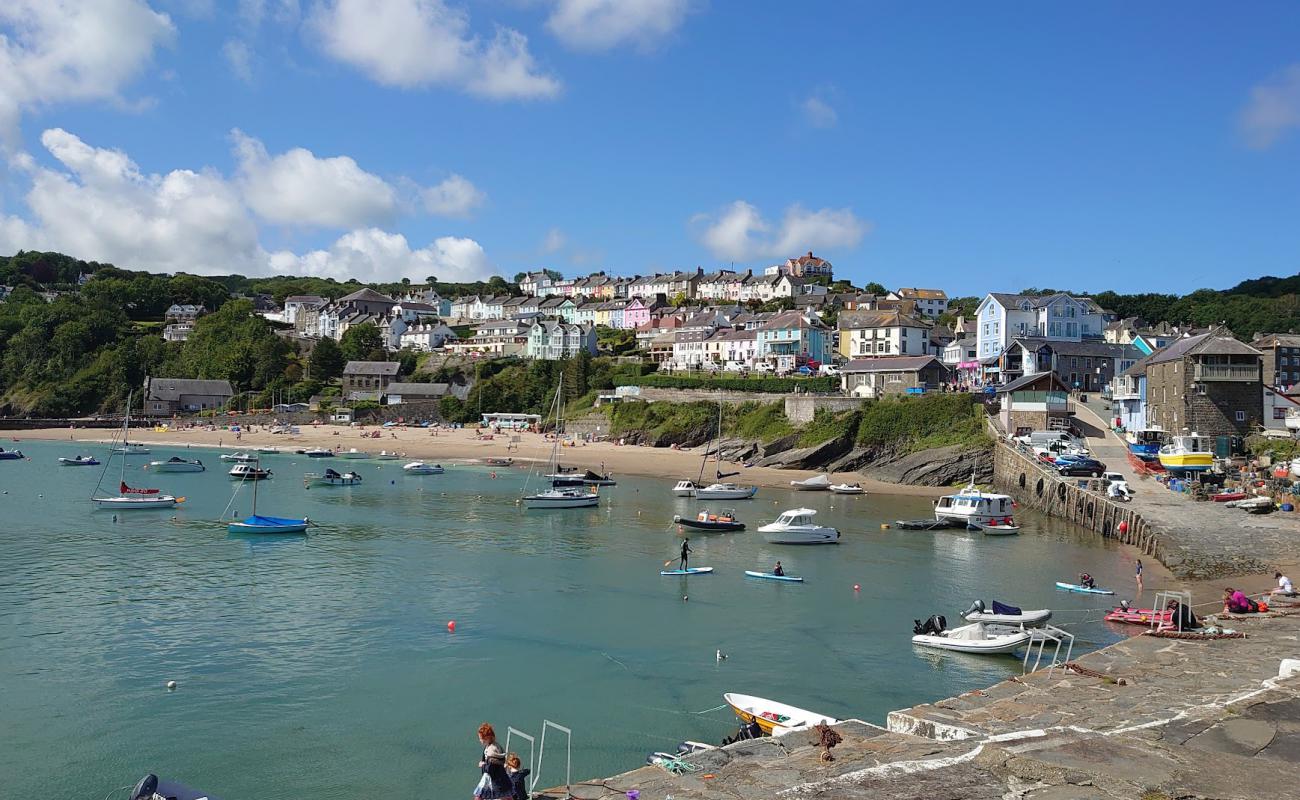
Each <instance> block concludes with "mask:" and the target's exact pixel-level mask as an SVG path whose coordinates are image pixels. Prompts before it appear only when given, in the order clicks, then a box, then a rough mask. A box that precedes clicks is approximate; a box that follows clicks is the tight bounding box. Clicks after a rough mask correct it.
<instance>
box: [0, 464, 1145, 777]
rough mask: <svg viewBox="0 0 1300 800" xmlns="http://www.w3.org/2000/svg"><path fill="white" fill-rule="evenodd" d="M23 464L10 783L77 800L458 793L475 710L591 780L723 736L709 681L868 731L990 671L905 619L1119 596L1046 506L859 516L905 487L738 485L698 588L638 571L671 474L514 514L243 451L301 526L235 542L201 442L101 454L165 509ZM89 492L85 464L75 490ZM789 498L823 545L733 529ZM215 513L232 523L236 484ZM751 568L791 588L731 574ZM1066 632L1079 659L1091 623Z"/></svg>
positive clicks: (7, 502) (8, 612)
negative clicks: (980, 521) (824, 534)
mask: <svg viewBox="0 0 1300 800" xmlns="http://www.w3.org/2000/svg"><path fill="white" fill-rule="evenodd" d="M23 450H24V451H25V452H26V453H27V454H28V455H29V456H30V457H31V460H30V461H24V462H0V488H2V489H3V492H4V494H0V515H2V516H3V519H4V521H5V524H4V526H3V541H2V544H0V685H2V688H0V703H2V705H0V720H2V722H3V724H0V780H2V781H3V783H4V785H5V789H4V794H5V795H7V796H10V797H37V796H41V797H45V796H52V797H68V798H73V797H84V798H102V797H103V796H104V795H105V793H107V792H108V791H109V790H110V789H113V788H115V787H118V786H121V785H123V784H127V783H133V782H134V781H135V780H136V779H137V778H138V777H140V776H141V775H143V774H144V773H145V772H148V771H155V772H158V773H160V774H163V775H165V776H170V777H173V778H176V779H178V780H183V781H185V782H187V783H190V784H192V785H197V786H199V787H201V788H204V789H206V790H207V791H210V792H213V793H215V794H217V795H219V796H221V797H225V798H239V797H253V796H257V797H259V798H294V800H298V799H299V798H305V797H311V798H319V799H323V798H339V800H355V798H358V797H391V798H433V797H449V796H460V795H463V796H468V795H469V793H470V790H471V788H472V787H473V785H474V783H475V781H476V780H477V777H478V776H477V774H476V768H475V764H476V761H477V757H478V746H477V742H476V741H475V738H474V730H475V728H476V727H477V726H478V724H479V723H480V722H483V721H485V720H487V721H490V722H492V723H493V724H494V725H496V726H497V730H498V731H499V732H502V733H504V731H505V728H506V726H507V725H512V726H514V727H516V728H519V729H522V730H523V731H526V732H528V733H532V734H539V733H540V729H541V726H542V720H543V719H550V720H553V721H555V722H558V723H560V724H562V725H566V726H569V727H571V728H572V729H573V731H574V739H573V767H574V778H575V779H581V778H588V777H592V776H599V775H607V774H613V773H616V772H620V771H623V770H626V769H631V768H634V767H636V766H638V765H640V764H641V763H642V760H643V758H644V756H645V754H646V753H647V752H649V751H651V750H656V749H664V748H672V747H673V746H674V745H675V743H676V742H678V741H680V740H682V739H684V738H693V739H700V740H705V741H717V740H719V739H721V737H723V736H725V735H727V734H729V733H731V732H732V731H733V730H734V728H735V721H734V718H733V717H732V716H731V714H730V713H729V712H727V711H725V710H721V711H719V710H715V711H708V710H709V709H713V708H715V707H716V706H718V705H719V704H720V703H721V702H722V699H721V695H722V693H723V692H726V691H738V692H744V693H749V694H757V695H761V696H766V697H771V698H773V699H779V700H782V701H784V702H788V703H792V704H794V705H798V706H803V707H806V708H811V709H814V710H818V711H824V712H826V713H828V714H833V715H836V716H840V717H851V716H857V717H862V718H865V719H868V720H871V721H876V722H882V721H883V717H884V715H885V713H886V712H887V711H889V710H891V709H895V708H901V707H905V706H908V705H912V704H915V703H919V702H923V701H927V700H933V699H937V698H940V697H945V696H949V695H952V694H954V693H957V692H962V691H965V690H968V689H972V688H976V687H981V686H986V685H988V684H990V683H992V682H994V681H997V680H999V679H1001V678H1004V677H1006V676H1008V675H1011V674H1016V673H1018V671H1019V665H1018V663H1017V662H1015V661H1014V660H1013V659H1011V658H1010V657H1005V658H1003V657H983V658H981V657H977V656H961V655H955V654H947V655H937V654H933V653H927V652H924V651H918V650H914V649H913V647H912V645H911V643H910V641H909V637H910V635H911V625H912V619H913V618H915V617H924V616H926V615H928V614H930V613H936V612H937V613H944V614H946V615H947V616H948V619H949V620H950V624H951V622H952V621H953V620H955V619H956V618H957V612H959V611H960V610H962V609H963V608H965V606H966V605H967V604H968V603H969V601H970V600H971V599H973V598H975V597H983V598H984V599H985V601H986V602H987V601H988V600H989V599H991V598H992V597H994V596H996V597H998V598H999V599H1001V600H1004V601H1008V602H1014V603H1017V604H1020V605H1022V606H1025V607H1029V608H1042V607H1051V608H1054V609H1056V610H1057V617H1058V620H1059V621H1062V622H1066V623H1076V622H1078V621H1079V620H1083V619H1084V618H1085V617H1091V618H1093V619H1095V618H1096V617H1097V616H1099V615H1097V614H1096V613H1095V610H1096V609H1099V608H1101V607H1103V606H1104V605H1105V601H1104V599H1103V598H1088V597H1084V596H1077V595H1067V594H1065V593H1061V592H1056V591H1054V590H1053V588H1052V584H1053V582H1054V581H1055V580H1057V579H1060V578H1068V577H1071V576H1073V575H1075V574H1077V573H1078V572H1079V571H1080V570H1083V569H1088V570H1090V571H1091V572H1092V573H1093V574H1094V575H1096V576H1097V578H1098V583H1099V584H1102V585H1112V586H1116V587H1119V588H1121V589H1128V588H1129V587H1130V586H1131V585H1132V568H1131V566H1130V559H1129V558H1128V556H1126V555H1124V554H1123V553H1122V551H1121V550H1119V549H1118V548H1117V547H1115V546H1113V545H1111V544H1110V543H1107V542H1103V541H1102V540H1101V539H1100V538H1098V537H1095V536H1094V535H1092V534H1089V533H1087V532H1084V531H1082V530H1079V529H1076V528H1073V527H1072V526H1069V525H1066V524H1065V523H1060V522H1057V521H1054V520H1048V519H1046V518H1041V517H1035V516H1032V515H1029V514H1021V515H1020V519H1021V521H1022V524H1023V525H1024V526H1025V529H1024V532H1023V533H1022V535H1020V536H1018V537H998V538H993V537H990V538H984V537H982V536H978V535H970V534H966V533H961V532H938V533H927V532H906V531H898V530H888V531H882V530H881V529H880V523H881V522H885V521H892V520H894V519H897V518H902V517H922V516H928V514H929V511H930V503H929V501H928V500H926V499H909V498H884V497H874V496H864V497H835V496H832V495H823V494H816V495H810V494H798V495H795V494H793V493H790V492H782V491H775V490H767V489H764V490H762V491H761V492H760V494H759V497H760V498H762V499H760V500H755V501H750V502H747V503H740V504H734V505H738V506H739V509H740V514H741V518H742V519H744V520H745V521H746V522H748V523H749V524H750V527H751V532H747V533H741V534H719V535H705V534H699V535H693V536H692V546H693V547H694V549H695V551H696V553H695V556H694V557H693V561H692V563H693V564H695V565H699V566H704V565H711V566H714V567H716V568H717V570H718V574H715V575H713V576H708V577H695V578H691V579H689V580H688V579H681V578H663V577H660V576H659V574H658V570H659V569H660V568H661V565H662V564H663V562H664V560H665V559H668V558H670V557H672V556H673V555H674V554H675V551H676V549H677V547H678V543H679V542H680V538H679V536H678V535H677V533H676V532H675V531H674V530H672V528H671V526H670V525H669V524H668V523H669V521H670V518H671V515H672V514H673V513H674V512H678V513H692V512H693V509H694V506H693V505H692V504H691V503H690V502H689V501H685V500H676V499H674V498H672V497H671V496H670V493H669V489H670V487H671V485H672V481H673V480H674V479H675V478H676V476H665V478H664V479H663V480H652V479H625V480H623V481H622V482H621V483H620V485H619V486H618V487H617V488H614V489H607V490H605V492H606V493H607V495H608V498H609V499H608V501H607V502H608V506H607V507H603V508H601V509H599V510H572V511H549V512H546V511H522V510H520V509H519V508H517V506H516V505H515V498H517V497H518V496H519V494H520V492H521V489H522V487H523V484H524V480H525V477H526V473H525V472H523V471H519V470H503V471H501V472H500V477H499V478H498V479H496V480H493V479H491V478H490V477H489V471H488V469H486V468H480V467H453V468H450V469H449V470H448V472H447V474H445V475H440V476H423V477H416V476H406V475H403V474H402V472H401V470H400V467H399V466H398V465H396V464H394V463H392V462H388V463H380V462H339V461H338V460H335V462H334V466H335V467H336V468H337V467H339V466H340V463H343V464H347V465H348V466H350V467H356V468H357V469H358V470H359V471H360V472H362V474H363V475H364V476H365V479H366V482H365V483H364V484H363V485H361V486H358V487H348V488H344V487H320V488H313V489H311V490H304V488H303V485H302V481H301V476H302V473H303V472H306V471H310V470H313V469H316V470H319V469H322V468H323V467H324V464H322V463H321V462H311V463H308V462H307V460H306V459H304V458H302V457H298V456H289V455H277V456H267V457H266V460H265V462H264V465H265V466H269V467H270V468H272V469H273V470H275V473H276V475H275V478H274V479H272V480H270V481H266V482H264V483H262V484H261V487H260V489H259V492H260V494H259V510H261V511H262V512H263V513H267V514H279V515H286V516H299V515H303V514H306V515H308V516H310V517H311V518H312V519H313V520H319V521H320V522H321V527H319V528H315V529H313V530H314V533H313V534H312V535H311V536H310V537H303V538H291V539H269V540H267V539H262V540H259V539H247V538H239V537H235V536H231V535H228V534H227V533H226V531H225V528H224V527H223V526H221V525H220V524H218V523H217V522H216V520H217V518H218V517H219V516H220V514H221V512H222V510H223V509H224V508H225V507H226V505H227V503H228V502H230V500H231V489H232V484H231V482H230V481H229V479H228V478H227V477H226V475H225V468H223V467H222V464H221V462H219V461H218V460H217V454H216V453H215V452H213V451H206V450H205V451H200V450H197V449H196V450H192V451H189V452H188V453H187V454H188V455H189V456H191V457H192V456H198V457H200V458H202V459H203V460H204V462H205V463H207V464H208V466H209V470H208V471H207V472H206V473H202V474H181V475H158V476H151V477H149V478H148V479H145V478H143V474H142V473H141V472H140V471H139V468H138V467H139V465H140V464H143V463H144V462H145V461H148V460H149V459H151V458H152V459H158V458H166V457H167V456H169V455H173V454H178V453H181V452H182V451H175V450H167V449H163V448H155V450H154V453H153V455H152V456H149V457H133V458H132V459H131V464H132V469H131V470H129V474H131V473H134V475H135V476H137V477H135V479H134V481H133V480H132V479H131V478H130V477H128V482H130V483H133V484H134V485H143V486H157V487H161V488H163V489H165V490H167V491H170V492H173V493H175V494H178V495H185V496H186V497H188V502H186V503H185V504H184V506H183V507H181V508H180V509H178V510H176V511H175V512H168V511H162V512H147V511H140V512H134V513H131V512H128V513H124V514H122V515H121V521H120V522H118V523H114V522H113V521H112V513H111V512H107V511H92V510H91V506H90V504H89V502H87V498H88V497H89V496H90V494H91V491H92V489H93V487H94V486H95V483H96V481H97V480H98V479H99V476H100V472H101V468H97V467H77V468H72V467H59V466H57V465H56V462H55V459H56V458H57V457H58V456H61V455H73V454H75V453H76V452H78V451H76V450H73V449H70V448H69V447H68V446H67V445H60V444H58V443H54V442H51V443H29V444H25V445H23ZM105 451H106V448H105V447H104V446H98V447H97V448H96V450H95V451H94V452H96V454H97V455H98V456H99V457H100V458H101V459H102V458H104V454H105ZM227 466H228V465H227ZM116 479H117V467H116V465H114V466H113V468H112V470H111V471H110V472H109V473H108V476H107V478H106V481H105V482H106V484H110V485H115V482H116ZM534 485H536V484H535V483H534ZM804 504H807V505H810V506H811V507H813V508H817V509H819V510H820V511H821V514H820V515H819V520H821V521H823V523H826V524H834V525H836V526H838V527H840V528H841V530H843V531H844V538H843V540H842V542H843V543H842V544H840V545H839V546H836V547H813V548H797V547H780V546H773V545H768V544H766V543H765V542H763V541H762V539H761V538H760V535H759V534H757V533H754V532H752V530H753V528H754V527H756V526H757V524H761V523H762V522H765V521H770V520H771V519H773V518H774V517H775V516H776V514H777V513H778V512H779V511H781V510H782V509H785V508H790V507H794V506H796V505H804ZM713 505H714V506H715V507H719V508H721V507H725V506H726V505H727V504H724V503H718V504H713ZM234 508H236V509H238V510H239V511H240V512H241V513H244V514H246V513H248V511H249V508H248V490H247V489H244V490H242V491H241V492H240V494H239V496H238V497H237V499H236V502H235V504H234ZM173 517H174V518H173ZM778 558H779V559H781V560H782V561H783V562H784V564H785V565H786V569H787V571H788V572H789V573H790V574H797V575H803V576H805V577H806V578H807V580H808V582H807V583H805V584H803V585H794V584H777V583H772V582H765V581H756V580H747V579H745V578H744V577H743V575H742V571H743V570H745V569H766V568H770V567H771V565H772V564H773V563H774V562H775V561H776V560H777V559H778ZM855 583H858V584H861V587H862V589H861V591H860V592H857V593H855V592H854V591H853V588H852V587H853V584H855ZM684 595H686V596H689V601H684V600H683V596H684ZM1124 595H1125V592H1124V591H1121V596H1124ZM451 619H454V620H456V622H457V630H456V632H455V633H454V634H451V633H448V631H447V629H446V624H447V621H448V620H451ZM1071 629H1072V631H1073V632H1075V633H1076V634H1077V635H1078V636H1079V644H1080V645H1081V646H1082V647H1083V648H1084V649H1092V648H1095V647H1098V646H1101V645H1103V644H1106V643H1109V642H1110V641H1113V640H1114V639H1116V638H1118V636H1119V635H1120V634H1119V633H1118V632H1116V631H1114V630H1111V629H1109V628H1107V627H1105V626H1104V624H1102V623H1097V622H1078V624H1072V625H1071ZM719 649H721V650H722V652H724V653H727V654H729V658H728V659H727V660H725V661H723V662H721V663H719V662H718V661H717V660H716V658H715V652H716V651H717V650H719ZM172 679H174V680H176V681H178V682H179V684H180V685H179V688H178V689H177V690H176V691H174V692H168V691H166V690H165V689H164V684H165V683H166V681H168V680H172ZM552 741H555V740H550V741H548V744H551V742H552ZM552 746H554V745H552ZM558 750H559V749H558V748H557V751H558ZM525 751H526V748H525ZM526 758H527V755H526V752H525V759H526ZM562 767H563V760H562V758H560V759H556V760H555V761H551V760H550V758H548V759H547V764H546V765H545V769H544V774H543V777H542V784H543V785H554V784H556V783H562V782H563V777H564V776H563V774H562Z"/></svg>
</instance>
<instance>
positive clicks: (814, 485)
mask: <svg viewBox="0 0 1300 800" xmlns="http://www.w3.org/2000/svg"><path fill="white" fill-rule="evenodd" d="M790 488H791V489H794V490H795V491H796V492H824V491H826V490H827V489H829V488H831V476H829V475H814V476H813V477H811V478H807V479H805V480H802V481H790Z"/></svg>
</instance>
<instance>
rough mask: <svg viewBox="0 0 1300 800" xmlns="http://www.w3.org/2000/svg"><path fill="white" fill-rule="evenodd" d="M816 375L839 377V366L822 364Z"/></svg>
mask: <svg viewBox="0 0 1300 800" xmlns="http://www.w3.org/2000/svg"><path fill="white" fill-rule="evenodd" d="M817 374H818V375H839V374H840V365H839V364H822V365H821V366H820V367H818V368H817Z"/></svg>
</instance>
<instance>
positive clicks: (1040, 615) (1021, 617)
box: [966, 608, 1052, 628]
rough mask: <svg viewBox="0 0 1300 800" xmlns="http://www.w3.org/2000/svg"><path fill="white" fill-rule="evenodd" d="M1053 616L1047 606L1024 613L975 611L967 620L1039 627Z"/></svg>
mask: <svg viewBox="0 0 1300 800" xmlns="http://www.w3.org/2000/svg"><path fill="white" fill-rule="evenodd" d="M1051 618H1052V611H1051V609H1047V608H1041V609H1038V610H1037V611H1026V612H1024V613H1022V614H993V613H990V612H988V611H973V612H971V613H969V614H967V615H966V621H967V622H983V623H984V624H985V625H1011V626H1015V627H1019V626H1021V625H1024V626H1025V627H1027V628H1037V627H1040V626H1042V625H1045V624H1047V621H1048V620H1049V619H1051Z"/></svg>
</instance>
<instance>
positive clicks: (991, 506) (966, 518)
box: [934, 480, 1016, 529]
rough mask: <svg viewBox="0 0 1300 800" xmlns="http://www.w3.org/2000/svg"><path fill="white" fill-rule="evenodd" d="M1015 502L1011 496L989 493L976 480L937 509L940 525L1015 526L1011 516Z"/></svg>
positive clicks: (946, 499)
mask: <svg viewBox="0 0 1300 800" xmlns="http://www.w3.org/2000/svg"><path fill="white" fill-rule="evenodd" d="M1015 505H1016V504H1015V501H1014V500H1012V499H1011V496H1010V495H1006V494H995V493H993V492H985V491H982V490H980V489H978V488H977V487H976V486H975V482H974V481H973V480H972V481H971V482H970V483H968V484H967V485H966V488H965V489H962V490H961V492H959V493H958V494H946V495H944V496H943V497H940V498H939V501H938V502H937V503H935V506H934V518H935V519H936V520H938V521H939V522H964V523H966V524H967V525H968V526H971V527H975V528H981V529H982V528H987V527H989V526H998V525H1003V526H1006V525H1013V524H1014V523H1013V522H1012V518H1011V513H1012V511H1013V509H1014V508H1015Z"/></svg>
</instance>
